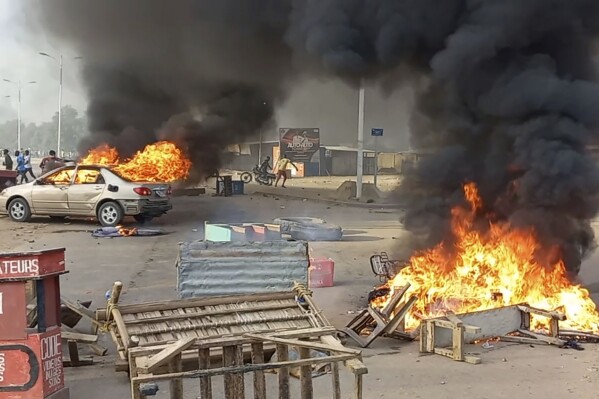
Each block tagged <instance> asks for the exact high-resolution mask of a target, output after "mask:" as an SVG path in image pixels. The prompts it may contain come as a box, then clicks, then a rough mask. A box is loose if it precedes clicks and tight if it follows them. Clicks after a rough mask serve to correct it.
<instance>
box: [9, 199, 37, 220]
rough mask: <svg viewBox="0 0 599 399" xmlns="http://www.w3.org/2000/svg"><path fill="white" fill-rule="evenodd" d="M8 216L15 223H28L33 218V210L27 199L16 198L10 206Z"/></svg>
mask: <svg viewBox="0 0 599 399" xmlns="http://www.w3.org/2000/svg"><path fill="white" fill-rule="evenodd" d="M8 216H10V218H11V219H12V220H14V221H15V222H27V221H28V220H29V219H30V218H31V208H30V207H29V204H28V203H27V201H25V199H23V198H15V199H14V200H12V201H10V203H9V204H8Z"/></svg>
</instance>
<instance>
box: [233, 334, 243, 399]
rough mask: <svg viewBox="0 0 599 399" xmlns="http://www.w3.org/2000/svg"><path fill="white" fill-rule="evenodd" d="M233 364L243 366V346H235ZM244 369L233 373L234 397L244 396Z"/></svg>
mask: <svg viewBox="0 0 599 399" xmlns="http://www.w3.org/2000/svg"><path fill="white" fill-rule="evenodd" d="M235 366H243V346H241V345H236V346H235ZM244 378H245V371H240V372H237V373H235V374H234V375H233V380H234V381H235V385H234V389H235V398H245V382H244Z"/></svg>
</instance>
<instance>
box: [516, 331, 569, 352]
mask: <svg viewBox="0 0 599 399" xmlns="http://www.w3.org/2000/svg"><path fill="white" fill-rule="evenodd" d="M518 332H519V333H520V334H522V335H528V336H529V337H532V338H536V339H538V340H540V341H545V342H547V343H548V344H550V345H556V346H559V347H560V348H561V347H562V346H564V345H565V344H566V341H564V340H563V339H559V338H554V337H548V336H547V335H543V334H537V333H534V332H532V331H528V330H518Z"/></svg>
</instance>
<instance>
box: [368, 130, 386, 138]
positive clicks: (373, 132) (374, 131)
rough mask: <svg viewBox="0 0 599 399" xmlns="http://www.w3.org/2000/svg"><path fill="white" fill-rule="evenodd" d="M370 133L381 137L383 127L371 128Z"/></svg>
mask: <svg viewBox="0 0 599 399" xmlns="http://www.w3.org/2000/svg"><path fill="white" fill-rule="evenodd" d="M371 135H372V136H379V137H381V136H382V135H383V129H372V131H371Z"/></svg>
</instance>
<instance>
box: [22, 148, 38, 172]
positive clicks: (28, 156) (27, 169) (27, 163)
mask: <svg viewBox="0 0 599 399" xmlns="http://www.w3.org/2000/svg"><path fill="white" fill-rule="evenodd" d="M24 158H25V176H27V174H30V175H31V177H32V178H33V179H35V175H34V174H33V166H31V152H30V151H29V150H25V157H24Z"/></svg>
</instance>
